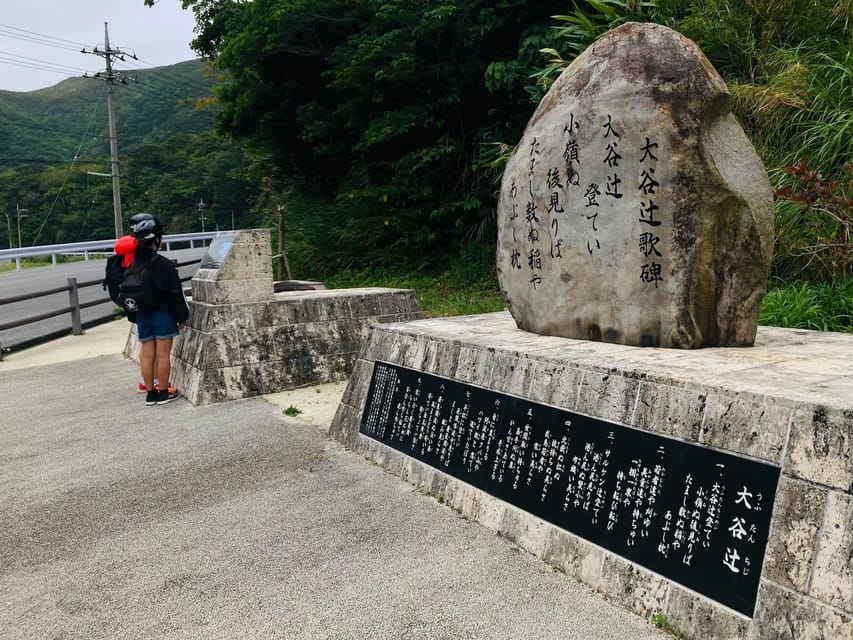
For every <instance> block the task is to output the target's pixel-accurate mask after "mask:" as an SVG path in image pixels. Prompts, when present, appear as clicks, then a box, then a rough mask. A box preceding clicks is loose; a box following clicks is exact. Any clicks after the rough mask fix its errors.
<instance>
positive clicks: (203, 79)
mask: <svg viewBox="0 0 853 640" xmlns="http://www.w3.org/2000/svg"><path fill="white" fill-rule="evenodd" d="M209 71H210V70H209V67H208V65H206V64H205V63H204V62H202V61H201V60H195V61H189V62H183V63H180V64H176V65H172V66H166V67H157V68H154V69H145V70H140V71H136V72H134V73H133V74H128V76H126V78H127V80H128V81H127V83H120V84H116V87H115V94H114V95H115V100H114V103H115V112H116V129H117V141H118V150H119V162H120V173H121V195H122V205H123V207H122V208H123V213H124V217H125V218H128V217H129V216H130V215H132V214H133V213H136V212H138V211H150V212H152V213H155V214H157V215H158V216H160V217H162V218H163V220H164V222H165V223H166V224H167V228H168V231H169V232H171V233H180V232H185V231H197V230H201V227H202V220H201V218H200V216H201V213H202V212H203V213H204V217H205V220H204V223H205V224H206V230H213V229H216V228H218V227H220V226H221V227H222V228H231V225H232V221H233V224H235V226H248V225H250V224H257V223H258V222H259V220H258V219H257V218H254V219H253V218H252V215H253V214H252V213H251V210H250V204H251V201H252V196H251V194H252V193H254V192H257V188H253V187H252V186H251V185H253V184H256V183H257V180H249V179H248V178H247V177H246V171H247V166H246V162H245V159H244V154H243V151H242V148H241V147H240V145H239V144H237V143H234V142H230V141H225V140H222V139H220V138H219V137H217V136H216V135H215V134H214V132H213V123H214V117H215V113H216V108H215V106H216V105H215V103H214V102H212V101H211V97H212V87H213V85H214V84H215V80H214V78H213V76H212V74H211V73H210V72H209ZM131 78H132V79H131ZM106 89H107V85H106V84H105V83H104V82H103V81H102V80H100V79H96V78H70V79H68V80H64V81H62V82H60V83H59V84H57V85H55V86H53V87H49V88H46V89H41V90H38V91H31V92H26V93H12V92H8V91H0V112H2V113H3V114H4V116H5V118H4V120H3V124H2V126H0V206H2V208H3V212H4V213H5V215H6V222H7V224H5V225H0V246H2V247H4V248H5V247H10V246H17V244H18V237H17V223H18V219H17V218H18V216H17V214H18V211H19V209H20V210H22V211H24V212H25V213H22V216H21V220H20V223H21V242H22V244H23V245H25V246H27V245H33V244H52V243H58V242H77V241H81V240H91V239H102V238H110V237H113V235H114V234H115V230H114V227H115V225H114V215H113V198H112V181H111V180H110V178H109V177H104V176H98V175H93V174H97V173H110V145H109V127H108V117H107V96H106ZM200 202H203V203H204V206H203V208H201V207H200V205H199V203H200ZM252 220H255V222H252Z"/></svg>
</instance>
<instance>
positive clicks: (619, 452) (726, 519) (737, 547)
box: [359, 362, 779, 616]
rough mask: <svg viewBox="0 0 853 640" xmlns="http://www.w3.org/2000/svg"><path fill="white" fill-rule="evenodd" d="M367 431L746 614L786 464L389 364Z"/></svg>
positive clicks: (377, 370) (376, 379) (380, 377)
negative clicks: (778, 486)
mask: <svg viewBox="0 0 853 640" xmlns="http://www.w3.org/2000/svg"><path fill="white" fill-rule="evenodd" d="M359 431H360V432H361V433H362V434H364V435H366V436H368V437H370V438H373V439H375V440H377V441H379V442H382V443H384V444H386V445H388V446H390V447H393V448H395V449H397V450H399V451H401V452H403V453H405V454H406V455H409V456H411V457H413V458H416V459H418V460H420V461H422V462H425V463H426V464H429V465H431V466H433V467H435V468H437V469H439V470H441V471H443V472H445V473H448V474H450V475H452V476H455V477H456V478H459V479H460V480H464V481H465V482H467V483H469V484H471V485H473V486H475V487H477V488H479V489H481V490H483V491H486V492H487V493H489V494H491V495H493V496H495V497H497V498H500V499H502V500H505V501H507V502H509V503H511V504H513V505H515V506H517V507H519V508H521V509H524V510H525V511H528V512H530V513H532V514H534V515H536V516H538V517H540V518H543V519H545V520H547V521H549V522H551V523H553V524H555V525H557V526H559V527H562V528H564V529H566V530H567V531H570V532H572V533H574V534H576V535H578V536H580V537H582V538H584V539H586V540H589V541H590V542H593V543H595V544H597V545H599V546H601V547H604V548H606V549H608V550H610V551H612V552H613V553H616V554H618V555H620V556H622V557H624V558H627V559H628V560H631V561H632V562H635V563H637V564H640V565H642V566H644V567H646V568H648V569H650V570H652V571H655V572H657V573H659V574H661V575H663V576H665V577H667V578H669V579H671V580H673V581H675V582H678V583H680V584H682V585H684V586H686V587H688V588H690V589H693V590H695V591H697V592H699V593H702V594H703V595H705V596H707V597H709V598H712V599H714V600H716V601H717V602H720V603H721V604H724V605H726V606H728V607H730V608H732V609H734V610H736V611H739V612H740V613H743V614H745V615H748V616H751V615H752V612H753V609H754V606H755V598H756V593H757V591H758V583H759V578H760V576H761V567H762V563H763V559H764V550H765V546H766V544H767V537H768V533H769V528H770V516H771V510H772V506H773V499H774V496H775V492H776V485H777V483H778V480H779V468H778V467H775V466H772V465H769V464H765V463H762V462H758V461H755V460H751V459H747V458H742V457H739V456H734V455H731V454H727V453H723V452H720V451H715V450H712V449H709V448H707V447H701V446H698V445H694V444H690V443H687V442H683V441H680V440H675V439H673V438H669V437H665V436H660V435H656V434H653V433H649V432H646V431H641V430H638V429H634V428H631V427H625V426H622V425H619V424H616V423H611V422H607V421H604V420H600V419H597V418H592V417H588V416H584V415H579V414H576V413H572V412H570V411H566V410H563V409H558V408H556V407H551V406H547V405H542V404H538V403H535V402H529V401H527V400H523V399H520V398H516V397H513V396H509V395H506V394H502V393H498V392H494V391H489V390H486V389H482V388H480V387H475V386H473V385H469V384H464V383H460V382H457V381H454V380H449V379H446V378H441V377H438V376H434V375H430V374H426V373H423V372H420V371H415V370H413V369H407V368H405V367H400V366H397V365H393V364H388V363H384V362H377V363H376V364H375V366H374V370H373V378H372V380H371V384H370V390H369V392H368V396H367V402H366V405H365V409H364V413H363V415H362V421H361V426H360V429H359Z"/></svg>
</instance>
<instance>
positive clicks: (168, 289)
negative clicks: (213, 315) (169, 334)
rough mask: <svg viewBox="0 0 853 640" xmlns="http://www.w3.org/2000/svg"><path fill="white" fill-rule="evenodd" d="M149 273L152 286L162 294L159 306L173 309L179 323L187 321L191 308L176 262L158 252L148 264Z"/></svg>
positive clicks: (168, 309) (169, 309)
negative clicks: (188, 305) (185, 295)
mask: <svg viewBox="0 0 853 640" xmlns="http://www.w3.org/2000/svg"><path fill="white" fill-rule="evenodd" d="M131 268H132V267H131ZM148 274H149V276H150V277H151V284H152V286H153V287H154V288H155V289H156V290H157V292H158V293H159V295H160V306H159V307H158V308H159V309H164V310H166V311H171V312H172V313H173V314H174V315H175V321H176V322H177V323H178V324H183V323H184V322H186V321H187V318H189V317H190V310H189V307H187V300H186V298H184V287H183V285H182V284H181V277H180V276H179V275H178V267H176V266H175V263H174V262H172V261H171V260H169V259H168V258H165V257H163V256H161V255H160V254H159V253H158V254H156V255H155V256H154V259H153V260H152V262H151V264H149V265H148Z"/></svg>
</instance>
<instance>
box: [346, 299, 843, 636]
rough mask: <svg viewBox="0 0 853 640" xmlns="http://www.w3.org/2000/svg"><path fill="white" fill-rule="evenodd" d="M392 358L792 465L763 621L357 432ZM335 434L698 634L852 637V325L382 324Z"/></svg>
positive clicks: (780, 496)
mask: <svg viewBox="0 0 853 640" xmlns="http://www.w3.org/2000/svg"><path fill="white" fill-rule="evenodd" d="M376 361H385V362H389V363H394V364H398V365H401V366H405V367H410V368H413V369H417V370H420V371H424V372H427V373H431V374H435V375H439V376H444V377H447V378H451V379H454V380H458V381H461V382H465V383H469V384H471V385H476V386H478V387H483V388H486V389H490V390H493V391H497V392H501V393H506V394H511V395H514V396H518V397H521V398H525V399H528V400H531V401H534V402H539V403H544V404H548V405H552V406H556V407H560V408H564V409H567V410H570V411H573V412H576V413H580V414H585V415H589V416H593V417H597V418H601V419H605V420H610V421H613V422H617V423H620V424H623V425H627V426H632V427H635V428H639V429H643V430H646V431H650V432H655V433H660V434H664V435H667V436H671V437H675V438H678V439H681V440H684V441H688V442H692V443H696V444H699V445H703V446H706V447H711V448H714V449H718V450H722V451H726V452H731V453H734V454H738V455H742V456H747V457H750V458H754V459H758V460H761V461H766V462H768V463H771V464H774V465H778V466H779V467H781V478H780V481H779V485H778V489H777V492H776V500H775V504H774V506H773V515H772V522H771V527H770V534H769V539H768V545H767V550H766V554H765V558H764V563H763V569H762V574H761V580H760V586H759V591H758V599H757V604H756V607H755V612H754V616H753V617H752V618H750V617H748V616H745V615H742V614H740V613H737V612H735V611H733V610H731V609H728V608H727V607H724V606H722V605H720V604H719V603H717V602H715V601H714V600H711V599H709V598H706V597H704V596H702V595H700V594H698V593H695V592H693V591H691V590H689V589H687V588H685V587H682V586H680V585H679V584H677V583H675V582H672V581H670V580H668V579H666V578H664V577H662V576H660V575H657V574H655V573H653V572H651V571H649V570H647V569H646V568H644V567H642V566H639V565H637V564H634V563H632V562H629V561H627V560H625V559H623V558H622V557H620V556H618V555H616V554H613V553H611V552H609V551H607V550H605V549H603V548H601V547H599V546H596V545H595V544H592V543H590V542H588V541H586V540H584V539H582V538H580V537H578V536H575V535H573V534H571V533H569V532H567V531H565V530H563V529H561V528H559V527H556V526H554V525H552V524H550V523H549V522H546V521H543V520H541V519H539V518H537V517H534V516H532V515H530V514H528V513H527V512H525V511H523V510H521V509H519V508H516V507H514V506H511V505H509V504H507V503H505V502H503V501H501V500H499V499H497V498H494V497H493V496H491V495H489V494H487V493H485V492H483V491H480V490H479V489H476V488H474V487H472V486H471V485H469V484H467V483H465V482H462V481H460V480H458V479H456V478H454V477H452V476H450V475H447V474H444V473H442V472H440V471H438V470H436V469H435V468H433V467H430V466H428V465H426V464H424V463H422V462H419V461H417V460H415V459H413V458H411V457H409V456H406V455H404V454H402V453H400V452H399V451H397V450H395V449H392V448H390V447H388V446H385V445H384V444H381V443H379V442H377V441H375V440H372V439H370V438H368V437H366V436H364V435H362V434H360V433H358V430H359V425H360V422H361V416H362V411H363V409H364V406H365V402H366V399H367V393H368V389H369V386H370V381H371V376H372V373H373V368H374V363H375V362H376ZM331 433H332V434H333V435H334V436H335V437H337V438H338V439H339V440H341V441H342V442H344V443H345V444H347V445H348V446H350V447H351V448H353V449H355V450H357V451H359V452H361V453H362V454H364V455H365V456H366V457H368V458H370V459H372V460H374V461H376V462H377V463H379V464H380V465H382V466H383V467H384V468H386V469H388V470H389V471H391V472H393V473H395V474H398V475H400V476H401V477H402V478H404V479H406V480H408V481H409V482H411V483H413V484H415V485H417V486H419V487H421V488H423V489H424V490H426V491H428V492H430V493H431V494H433V495H435V496H437V497H441V498H442V499H443V500H444V502H445V503H446V504H448V505H449V506H450V507H452V508H454V509H456V510H459V511H460V512H462V513H463V514H465V515H466V516H468V517H470V518H473V519H476V520H478V521H479V522H481V523H483V524H485V525H486V526H488V527H490V528H492V529H494V530H495V531H498V532H500V533H501V534H502V535H505V536H506V537H508V538H510V539H511V540H513V541H515V542H516V543H517V544H519V545H520V546H522V547H523V548H525V549H527V550H529V551H530V552H531V553H535V554H536V555H537V556H539V557H540V558H542V559H543V560H545V561H546V562H549V563H551V564H553V565H555V566H557V567H560V568H561V569H563V570H564V571H565V572H566V573H567V574H569V575H571V576H573V577H575V578H577V579H580V580H582V581H584V582H585V583H587V584H589V585H590V586H591V587H593V588H595V589H597V590H598V591H600V592H601V593H603V594H605V595H606V596H607V597H609V598H613V599H614V600H615V601H617V602H619V603H620V604H622V605H624V606H625V607H627V608H629V609H631V610H632V611H634V612H636V613H638V614H640V615H642V616H650V615H652V614H655V613H664V614H665V615H666V616H667V618H668V619H669V621H670V622H671V623H672V624H674V625H675V626H676V627H677V628H678V629H679V630H681V631H682V632H683V633H684V634H685V637H687V638H695V639H700V638H702V639H705V638H750V639H754V640H758V639H761V640H764V639H767V640H770V639H773V640H778V639H797V640H801V639H826V640H830V639H832V640H840V639H845V640H849V639H851V638H853V335H844V334H833V333H819V332H809V331H796V330H786V329H773V328H766V327H760V328H759V331H758V336H757V339H756V346H755V347H752V348H743V349H736V348H727V349H723V348H719V349H703V350H698V351H679V350H662V349H642V348H636V347H627V346H621V345H612V344H604V343H595V342H587V341H578V340H570V339H564V338H553V337H547V336H539V335H536V334H532V333H527V332H523V331H520V330H518V329H517V328H516V326H515V323H514V322H513V321H512V319H511V318H510V316H509V314H507V313H497V314H484V315H478V316H466V317H458V318H444V319H433V320H423V321H417V322H408V323H404V324H395V325H389V326H377V327H375V328H374V329H373V330H372V331H371V333H370V337H369V339H368V341H367V345H366V348H365V350H364V352H363V353H362V355H361V357H360V358H359V359H358V360H357V361H356V362H355V366H354V369H353V374H352V376H351V378H350V382H349V385H348V387H347V390H346V392H345V394H344V396H343V398H342V401H341V404H340V406H339V408H338V412H337V415H336V416H335V420H334V422H333V424H332V427H331Z"/></svg>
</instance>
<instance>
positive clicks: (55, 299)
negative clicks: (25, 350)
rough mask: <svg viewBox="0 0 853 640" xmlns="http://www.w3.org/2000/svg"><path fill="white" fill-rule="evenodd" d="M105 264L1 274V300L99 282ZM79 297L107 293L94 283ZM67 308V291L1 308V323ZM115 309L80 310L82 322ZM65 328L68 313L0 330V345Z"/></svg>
mask: <svg viewBox="0 0 853 640" xmlns="http://www.w3.org/2000/svg"><path fill="white" fill-rule="evenodd" d="M206 251H207V248H206V247H200V248H199V247H197V248H195V249H180V250H176V251H168V252H164V254H163V255H165V256H167V257H168V258H170V259H174V260H177V261H178V262H187V261H190V260H199V259H200V258H202V257H203V256H204V254H205V252H206ZM105 264H106V259H101V260H88V261H86V262H71V263H65V264H58V265H56V266H44V267H37V268H32V269H21V270H20V271H7V272H3V273H0V299H2V298H11V297H13V296H18V295H23V294H26V293H33V292H36V291H44V290H48V289H55V288H57V287H64V286H66V284H67V283H68V278H70V277H76V278H77V282H78V283H83V282H87V281H92V280H98V281H99V282H100V280H101V279H103V277H104V266H105ZM197 267H198V265H197V264H194V265H188V266H185V267H181V268H180V269H179V272H180V274H181V277H188V276H192V274H193V273H195V270H196V269H197ZM79 296H80V302H81V303H83V302H88V301H93V300H98V299H102V298H105V297H106V296H107V294H106V292H105V291H104V290H103V289H102V288H101V285H100V284H97V285H95V286H91V287H86V288H82V289H80V290H79ZM68 305H69V303H68V293H66V292H63V293H57V294H53V295H50V296H44V297H41V298H36V299H34V300H26V301H23V302H17V303H14V304H9V305H0V324H2V323H5V322H11V321H14V320H18V319H22V318H26V317H29V316H34V315H38V314H41V313H45V312H47V311H50V310H55V309H62V308H64V307H67V306H68ZM114 308H115V305H114V304H113V303H112V302H106V303H104V304H100V305H96V306H93V307H90V308H88V309H83V310H82V311H81V317H82V321H83V322H87V321H90V320H94V319H96V318H100V317H103V316H106V315H109V314H110V313H112V311H113V309H114ZM65 329H67V330H68V331H69V332H70V331H71V315H70V314H63V315H61V316H57V317H55V318H50V319H48V320H42V321H39V322H35V323H32V324H28V325H24V326H22V327H16V328H14V329H7V330H5V331H0V346H2V348H3V349H9V348H14V347H15V345H18V344H21V343H26V342H27V341H28V340H31V339H33V338H37V337H40V336H44V335H47V334H50V333H53V332H55V331H61V330H65Z"/></svg>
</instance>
